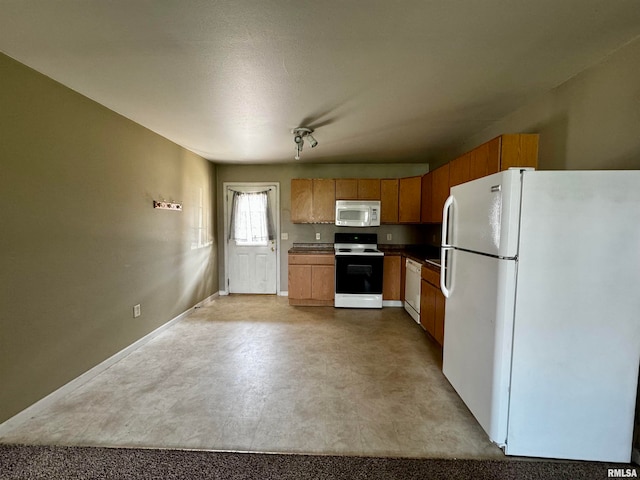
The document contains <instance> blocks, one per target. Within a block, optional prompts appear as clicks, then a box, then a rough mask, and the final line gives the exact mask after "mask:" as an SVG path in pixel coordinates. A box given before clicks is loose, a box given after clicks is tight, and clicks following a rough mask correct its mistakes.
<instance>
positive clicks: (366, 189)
mask: <svg viewBox="0 0 640 480" xmlns="http://www.w3.org/2000/svg"><path fill="white" fill-rule="evenodd" d="M358 199H359V200H380V179H379V178H359V179H358Z"/></svg>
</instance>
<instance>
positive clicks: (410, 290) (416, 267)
mask: <svg viewBox="0 0 640 480" xmlns="http://www.w3.org/2000/svg"><path fill="white" fill-rule="evenodd" d="M406 271H407V276H406V278H405V284H404V309H405V310H406V311H407V312H409V315H411V318H413V319H414V320H415V321H416V323H418V324H420V283H421V282H422V265H420V264H419V263H418V262H416V261H414V260H411V259H409V258H407V262H406Z"/></svg>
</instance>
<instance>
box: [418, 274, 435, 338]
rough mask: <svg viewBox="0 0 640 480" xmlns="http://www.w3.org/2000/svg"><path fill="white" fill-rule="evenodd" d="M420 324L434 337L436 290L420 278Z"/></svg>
mask: <svg viewBox="0 0 640 480" xmlns="http://www.w3.org/2000/svg"><path fill="white" fill-rule="evenodd" d="M420 324H421V325H422V326H423V327H424V329H425V330H426V331H427V332H429V335H431V336H432V337H434V338H435V330H436V292H435V288H434V287H433V286H432V285H431V284H430V283H429V282H427V281H425V280H422V284H421V288H420Z"/></svg>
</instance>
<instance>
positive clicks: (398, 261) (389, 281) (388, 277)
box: [382, 255, 402, 301]
mask: <svg viewBox="0 0 640 480" xmlns="http://www.w3.org/2000/svg"><path fill="white" fill-rule="evenodd" d="M382 272H383V274H382V275H383V277H382V300H397V301H400V300H402V255H385V256H384V263H383V267H382Z"/></svg>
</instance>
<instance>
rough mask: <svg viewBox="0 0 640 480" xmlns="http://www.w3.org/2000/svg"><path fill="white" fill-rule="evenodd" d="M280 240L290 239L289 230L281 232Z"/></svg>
mask: <svg viewBox="0 0 640 480" xmlns="http://www.w3.org/2000/svg"><path fill="white" fill-rule="evenodd" d="M280 240H289V234H288V233H287V232H283V233H281V234H280Z"/></svg>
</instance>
